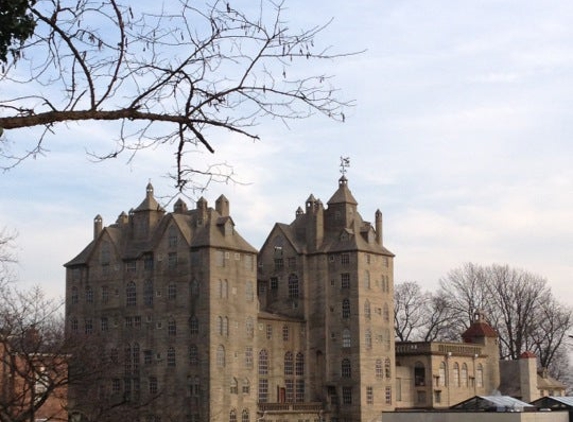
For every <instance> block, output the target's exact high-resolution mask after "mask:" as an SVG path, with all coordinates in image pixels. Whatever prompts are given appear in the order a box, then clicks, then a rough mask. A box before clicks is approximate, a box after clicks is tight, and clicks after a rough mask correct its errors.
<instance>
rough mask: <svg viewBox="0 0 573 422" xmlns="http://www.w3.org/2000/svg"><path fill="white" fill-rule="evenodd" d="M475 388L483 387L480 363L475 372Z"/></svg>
mask: <svg viewBox="0 0 573 422" xmlns="http://www.w3.org/2000/svg"><path fill="white" fill-rule="evenodd" d="M476 386H477V387H483V366H482V364H481V363H479V364H478V366H477V370H476Z"/></svg>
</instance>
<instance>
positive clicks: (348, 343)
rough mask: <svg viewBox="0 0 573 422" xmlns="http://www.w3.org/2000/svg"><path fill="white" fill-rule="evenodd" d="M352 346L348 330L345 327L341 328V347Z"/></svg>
mask: <svg viewBox="0 0 573 422" xmlns="http://www.w3.org/2000/svg"><path fill="white" fill-rule="evenodd" d="M351 346H352V337H351V335H350V330H349V329H348V328H345V329H344V330H342V347H344V348H347V347H351Z"/></svg>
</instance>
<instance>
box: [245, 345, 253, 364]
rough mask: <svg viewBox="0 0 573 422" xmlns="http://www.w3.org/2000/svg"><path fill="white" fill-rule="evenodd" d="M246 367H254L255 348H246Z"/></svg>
mask: <svg viewBox="0 0 573 422" xmlns="http://www.w3.org/2000/svg"><path fill="white" fill-rule="evenodd" d="M245 367H246V368H249V369H250V368H252V367H253V348H252V347H246V348H245Z"/></svg>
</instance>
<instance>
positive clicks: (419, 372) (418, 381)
mask: <svg viewBox="0 0 573 422" xmlns="http://www.w3.org/2000/svg"><path fill="white" fill-rule="evenodd" d="M414 385H415V386H419V387H422V386H425V385H426V368H424V364H423V363H422V362H420V361H417V362H416V363H415V364H414Z"/></svg>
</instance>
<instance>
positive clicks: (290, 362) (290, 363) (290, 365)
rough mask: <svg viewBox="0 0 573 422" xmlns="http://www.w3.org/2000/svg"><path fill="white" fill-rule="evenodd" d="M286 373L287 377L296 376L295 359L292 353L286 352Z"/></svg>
mask: <svg viewBox="0 0 573 422" xmlns="http://www.w3.org/2000/svg"><path fill="white" fill-rule="evenodd" d="M284 373H285V375H293V374H294V358H293V355H292V352H286V353H285V358H284Z"/></svg>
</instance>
